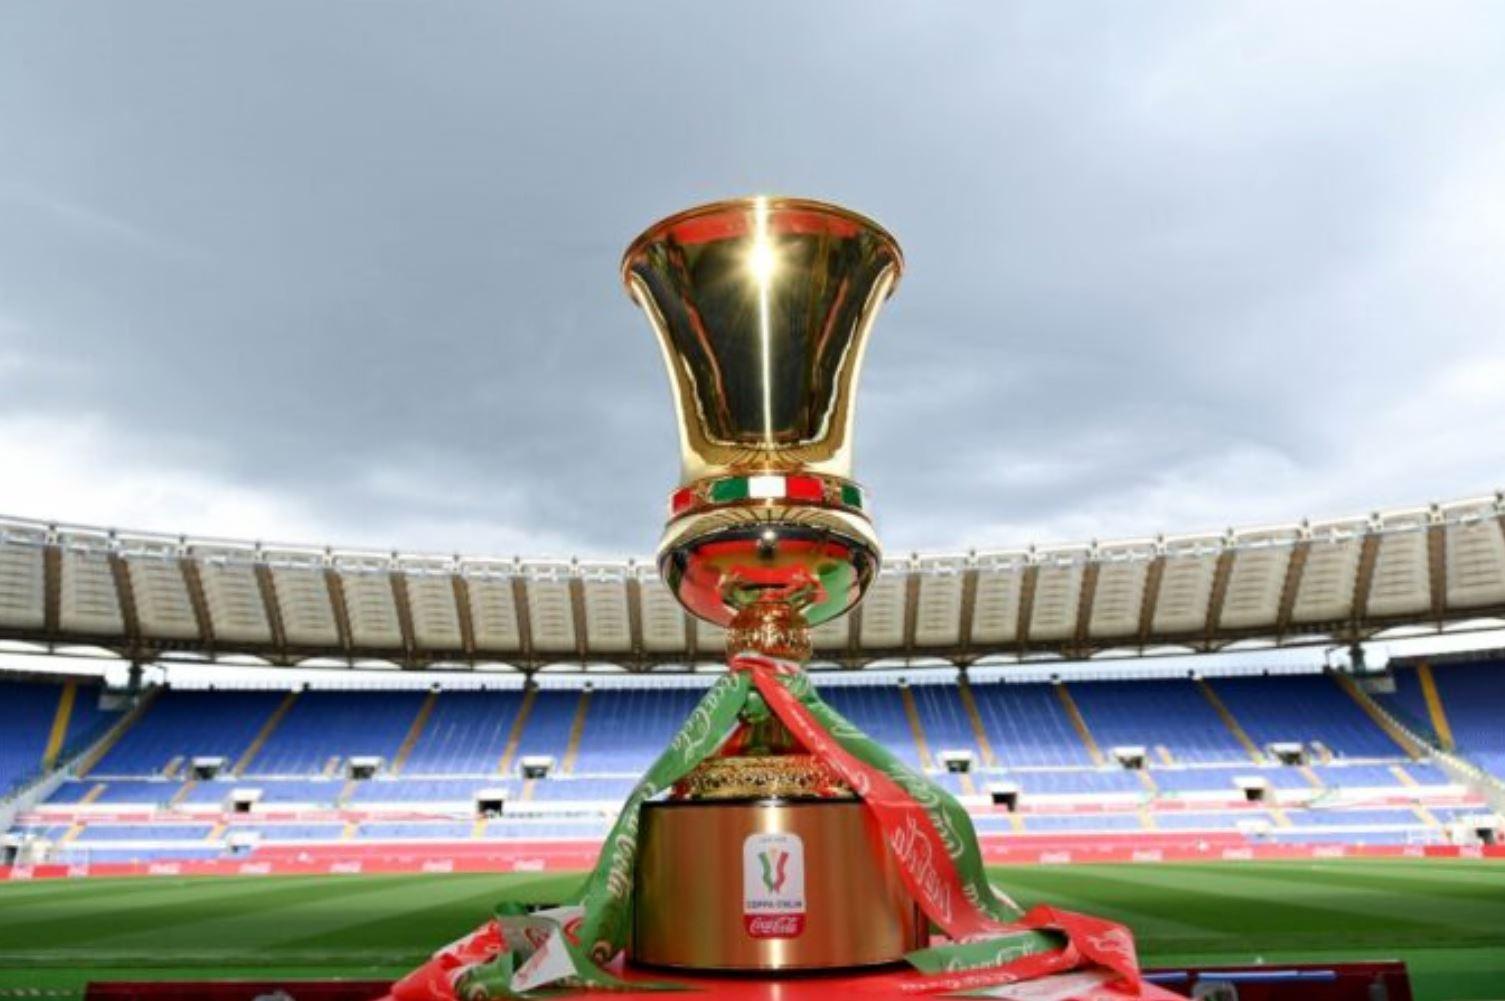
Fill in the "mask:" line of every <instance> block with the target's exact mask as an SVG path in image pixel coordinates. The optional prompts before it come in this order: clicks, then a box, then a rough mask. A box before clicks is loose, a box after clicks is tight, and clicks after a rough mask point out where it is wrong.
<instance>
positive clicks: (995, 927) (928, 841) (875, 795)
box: [731, 654, 1140, 992]
mask: <svg viewBox="0 0 1505 1001" xmlns="http://www.w3.org/2000/svg"><path fill="white" fill-rule="evenodd" d="M731 668H732V670H734V671H747V672H749V674H751V676H752V682H753V685H754V686H755V687H756V688H757V689H758V692H759V693H760V694H761V695H762V696H763V699H764V701H765V702H767V703H768V706H769V708H770V709H772V710H773V712H774V714H775V715H777V716H778V718H779V720H780V721H781V722H782V723H783V724H784V725H785V726H786V727H788V728H789V732H790V733H792V734H793V735H794V738H795V739H796V740H798V741H799V742H800V743H801V744H803V745H804V746H805V748H806V749H807V750H808V751H810V752H811V753H812V754H814V755H816V756H817V757H819V758H821V759H822V760H823V761H824V762H825V763H826V764H828V765H830V766H831V767H832V768H833V769H835V771H836V772H837V774H839V775H840V776H841V777H842V779H843V780H844V781H845V782H846V783H847V784H848V785H850V786H851V787H852V788H853V790H855V791H856V792H857V794H858V795H859V796H861V797H862V800H863V802H864V803H866V804H867V807H868V809H870V810H872V811H873V814H874V816H875V817H876V818H877V820H878V824H879V826H880V827H881V828H882V830H883V835H884V840H885V841H886V842H887V843H888V846H889V849H890V850H891V851H892V852H893V853H894V856H895V858H897V859H898V862H899V874H900V876H901V878H902V879H903V880H904V885H905V887H906V888H907V889H908V890H909V893H910V895H911V896H912V897H914V899H915V900H916V901H918V902H919V904H920V907H921V909H922V910H924V912H925V915H926V916H927V917H929V918H930V920H932V921H934V922H935V923H936V925H938V926H939V927H940V928H941V930H942V931H944V932H945V933H946V934H947V935H949V936H950V937H951V938H953V939H969V938H987V937H992V936H996V935H1000V934H1006V933H1009V932H1018V931H1030V930H1054V931H1058V932H1061V933H1062V934H1063V935H1064V936H1065V937H1066V940H1067V945H1066V948H1065V949H1063V950H1059V951H1056V952H1049V953H1039V954H1035V955H1031V956H1024V957H1021V958H1019V959H1016V960H1013V961H1012V962H1009V963H1007V964H1004V965H1002V966H999V967H996V968H995V969H994V970H993V971H991V972H992V973H993V975H994V976H995V977H996V979H993V980H992V981H991V982H992V983H1008V982H1010V981H1013V980H1029V979H1033V978H1035V977H1039V976H1044V975H1045V974H1047V973H1053V972H1058V971H1060V970H1065V969H1071V968H1073V967H1076V966H1079V965H1081V961H1082V960H1085V961H1087V962H1089V963H1094V964H1096V965H1099V966H1104V967H1107V968H1108V969H1110V970H1112V971H1113V972H1114V973H1117V974H1118V975H1119V976H1120V977H1121V978H1122V980H1123V981H1124V983H1125V986H1126V987H1128V988H1130V989H1131V990H1133V991H1135V992H1137V991H1138V989H1139V985H1140V977H1139V962H1138V959H1137V957H1136V956H1135V952H1134V938H1133V936H1132V934H1130V932H1129V930H1128V929H1127V928H1125V927H1124V926H1123V925H1120V924H1116V923H1114V922H1112V921H1105V920H1103V919H1102V918H1094V917H1090V916H1088V915H1085V914H1076V913H1074V912H1072V911H1062V910H1057V909H1055V908H1051V907H1036V908H1034V909H1033V910H1031V911H1030V912H1029V913H1028V914H1026V915H1024V917H1022V918H1020V919H1019V920H1018V921H1015V922H1012V923H1005V922H1002V921H998V920H997V919H995V918H993V917H991V916H989V915H988V914H987V913H985V912H984V911H983V910H982V909H981V908H980V907H978V906H977V905H976V904H975V903H974V902H973V901H971V900H970V899H968V897H967V896H966V894H965V893H963V892H962V881H961V877H960V876H959V875H958V874H957V871H956V866H955V863H954V862H953V860H952V858H951V855H950V853H949V852H947V851H946V846H945V842H944V841H942V839H941V836H940V832H938V831H937V830H936V828H935V823H934V821H932V820H931V817H930V814H929V812H928V811H927V810H926V809H925V808H924V807H922V806H921V805H920V804H919V803H918V802H916V801H915V799H914V797H913V796H911V795H910V794H909V793H908V792H906V791H905V790H904V789H903V788H902V787H901V786H900V785H899V784H898V783H897V782H895V781H894V780H893V779H891V778H889V777H888V776H887V775H885V774H884V773H883V772H882V771H879V770H878V769H877V768H874V767H873V766H872V765H869V764H868V763H867V762H865V761H862V760H861V759H859V758H857V757H856V756H855V755H853V754H851V753H850V752H849V751H847V750H846V749H845V748H843V747H842V746H841V744H840V743H838V742H837V740H836V738H835V737H833V736H831V734H830V732H829V731H827V730H826V728H825V727H824V726H822V725H821V724H820V722H819V721H818V720H816V719H815V717H814V716H812V715H811V713H810V710H809V709H807V708H806V707H805V705H804V703H802V702H800V700H799V699H797V698H795V696H794V695H793V693H791V692H790V691H789V689H787V688H785V687H784V686H783V685H782V684H780V683H779V681H778V677H779V676H780V675H788V674H793V673H796V672H797V671H798V668H797V667H796V666H795V665H793V664H789V663H788V662H786V661H780V660H776V659H774V658H772V657H763V656H759V655H757V654H739V655H737V656H735V657H733V658H732V661H731ZM989 972H990V971H987V970H977V971H972V972H971V973H968V974H939V975H936V976H928V977H925V978H923V979H924V982H925V983H926V984H927V986H926V987H925V988H924V989H926V990H939V989H948V988H947V987H946V986H945V985H944V984H936V983H935V981H936V979H937V978H939V979H941V980H945V979H947V978H953V979H954V978H957V977H962V978H965V979H966V980H967V981H968V983H972V984H974V985H975V986H984V985H985V984H986V983H987V982H989V981H988V980H987V977H988V974H989ZM979 978H980V979H979ZM949 989H955V988H949Z"/></svg>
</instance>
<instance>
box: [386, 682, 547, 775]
mask: <svg viewBox="0 0 1505 1001" xmlns="http://www.w3.org/2000/svg"><path fill="white" fill-rule="evenodd" d="M522 700H523V693H522V692H444V693H442V694H441V695H440V696H439V697H438V698H437V699H436V700H435V701H434V711H433V712H432V713H430V714H429V718H428V723H427V724H426V725H425V726H424V728H423V733H422V735H420V736H419V738H418V742H417V743H415V744H414V745H413V750H412V752H411V753H409V755H408V760H407V763H406V764H404V765H403V769H402V774H403V775H471V774H474V775H494V774H496V772H497V770H498V768H499V767H500V765H501V761H502V755H503V754H504V753H505V752H506V750H507V737H508V736H509V735H510V734H511V732H512V724H513V723H514V722H515V721H516V720H517V711H518V709H519V708H520V707H521V705H522Z"/></svg>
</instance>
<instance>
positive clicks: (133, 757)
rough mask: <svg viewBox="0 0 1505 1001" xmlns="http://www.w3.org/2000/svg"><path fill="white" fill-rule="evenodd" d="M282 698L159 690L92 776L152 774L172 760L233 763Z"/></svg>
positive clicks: (267, 694) (269, 694)
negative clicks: (210, 758)
mask: <svg viewBox="0 0 1505 1001" xmlns="http://www.w3.org/2000/svg"><path fill="white" fill-rule="evenodd" d="M283 698H284V693H281V692H209V691H204V692H174V691H166V692H162V693H161V694H159V695H158V696H157V698H156V700H155V701H154V702H153V703H152V705H151V707H150V708H149V709H147V711H146V713H145V715H143V716H142V717H141V718H140V719H138V720H136V722H135V724H133V725H132V726H131V728H130V729H129V730H127V731H126V733H125V735H124V736H123V737H121V738H120V741H119V742H118V743H117V744H116V745H115V746H114V747H112V748H111V749H110V753H108V754H106V755H105V756H104V758H103V759H102V760H101V761H100V762H99V763H98V764H97V765H95V766H94V771H93V774H95V775H121V776H132V775H134V776H146V775H155V774H158V773H160V772H161V771H162V769H163V768H165V767H166V766H167V763H168V762H170V761H172V760H173V759H174V758H182V759H184V761H183V764H184V765H185V766H186V765H187V763H188V762H187V759H191V758H193V757H218V758H224V759H225V764H226V766H227V767H228V766H231V765H234V764H235V762H236V760H237V759H238V758H239V757H240V756H241V754H242V753H244V752H245V750H246V748H247V747H249V746H250V745H251V741H252V740H254V739H255V737H256V734H257V732H258V731H259V730H260V729H261V727H262V724H264V723H265V722H266V721H267V718H268V717H269V716H271V715H272V712H273V711H274V710H275V709H276V708H277V705H278V703H280V702H281V701H282V699H283Z"/></svg>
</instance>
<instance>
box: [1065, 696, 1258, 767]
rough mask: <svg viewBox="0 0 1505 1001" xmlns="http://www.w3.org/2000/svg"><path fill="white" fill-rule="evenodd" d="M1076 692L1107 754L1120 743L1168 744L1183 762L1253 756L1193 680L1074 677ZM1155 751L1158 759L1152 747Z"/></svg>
mask: <svg viewBox="0 0 1505 1001" xmlns="http://www.w3.org/2000/svg"><path fill="white" fill-rule="evenodd" d="M1071 695H1072V697H1073V698H1074V699H1075V700H1076V704H1077V708H1078V709H1079V710H1080V711H1081V713H1082V717H1083V719H1084V720H1086V723H1087V729H1088V731H1089V732H1090V733H1091V734H1092V736H1093V739H1095V740H1096V741H1097V743H1098V746H1099V747H1101V748H1102V750H1103V752H1104V753H1105V754H1106V753H1107V752H1108V751H1109V749H1110V748H1113V747H1117V746H1131V747H1132V746H1136V745H1137V746H1141V747H1145V748H1146V749H1147V750H1151V751H1152V752H1153V748H1154V747H1156V746H1157V745H1164V746H1165V747H1167V748H1168V749H1169V750H1170V752H1171V756H1172V757H1173V758H1174V759H1175V760H1176V761H1181V762H1217V761H1230V762H1232V761H1245V762H1247V761H1248V760H1249V753H1248V752H1247V751H1246V750H1245V749H1244V746H1243V745H1242V744H1240V743H1239V742H1238V738H1236V737H1235V736H1234V735H1233V732H1232V731H1231V730H1229V729H1228V727H1227V725H1226V724H1225V723H1224V722H1223V720H1222V718H1221V717H1220V716H1218V714H1217V712H1216V711H1215V710H1214V709H1213V708H1212V704H1211V703H1210V702H1208V701H1207V697H1206V696H1205V695H1203V694H1202V692H1201V690H1200V689H1199V688H1198V687H1197V685H1196V684H1195V683H1194V682H1191V681H1182V680H1169V681H1089V682H1074V683H1073V684H1072V685H1071ZM1150 757H1151V759H1152V760H1158V759H1155V758H1154V755H1153V753H1151V755H1150Z"/></svg>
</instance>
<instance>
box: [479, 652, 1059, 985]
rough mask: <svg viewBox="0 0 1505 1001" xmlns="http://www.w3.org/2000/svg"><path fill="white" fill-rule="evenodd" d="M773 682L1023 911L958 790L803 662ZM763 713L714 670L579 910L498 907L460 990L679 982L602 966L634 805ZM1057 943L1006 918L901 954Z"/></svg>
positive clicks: (983, 894)
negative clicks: (827, 697) (860, 715)
mask: <svg viewBox="0 0 1505 1001" xmlns="http://www.w3.org/2000/svg"><path fill="white" fill-rule="evenodd" d="M778 682H779V683H780V684H781V685H783V686H784V687H785V688H786V689H787V690H788V691H789V692H790V694H792V695H794V696H795V698H797V699H798V700H799V701H800V703H801V704H802V705H803V706H804V707H805V708H806V710H808V711H809V713H810V714H811V715H812V716H813V717H814V718H815V720H816V721H817V722H819V723H820V724H821V725H822V726H823V727H824V728H825V729H826V730H827V731H829V733H830V734H831V736H832V737H833V738H835V740H836V741H837V742H838V743H839V744H840V746H841V747H842V748H843V749H844V750H846V751H847V752H848V753H849V754H851V755H853V756H854V757H856V758H858V759H860V760H861V761H862V762H863V763H865V764H866V765H868V766H870V767H872V768H874V769H877V770H878V771H881V772H882V773H883V774H885V775H887V776H888V777H889V778H890V779H892V780H893V781H894V782H895V783H896V784H897V785H899V786H900V787H901V788H902V789H903V790H904V791H905V792H906V793H907V794H908V795H910V796H911V797H913V798H914V800H915V801H916V802H917V803H919V804H920V806H921V808H922V809H924V810H925V812H926V813H927V814H928V816H929V817H930V818H931V820H932V822H933V823H934V824H935V826H936V829H937V831H938V832H939V833H940V835H941V840H942V842H943V844H944V845H945V848H946V851H947V853H948V854H949V855H950V856H951V858H952V860H953V863H954V865H955V867H956V870H957V872H958V875H959V876H960V877H961V880H962V888H963V894H964V895H965V896H966V897H967V898H968V899H969V900H970V901H971V902H972V903H973V904H975V905H976V906H977V907H978V908H979V909H981V910H982V911H983V912H984V913H985V914H987V915H988V916H990V917H992V918H995V919H996V920H998V921H999V922H1001V923H1007V922H1010V921H1012V920H1014V919H1015V918H1017V917H1018V911H1017V909H1016V908H1015V907H1014V906H1013V905H1012V904H1011V903H1010V902H1008V901H1006V900H1004V899H1002V898H1000V897H999V896H998V894H997V893H995V892H994V890H993V888H992V886H991V885H989V883H988V880H987V876H986V873H985V871H984V868H983V861H982V851H981V849H980V847H979V846H978V842H977V835H976V833H975V831H974V830H973V827H972V822H971V820H970V818H969V817H968V816H967V812H966V810H965V809H964V808H963V807H962V805H961V804H960V803H958V802H957V801H956V800H955V798H953V797H952V796H951V795H950V794H949V793H947V792H946V791H945V790H944V789H942V788H940V787H939V786H937V785H936V784H935V783H933V782H931V781H930V780H929V779H927V778H925V777H924V776H923V775H920V774H918V773H916V772H914V771H912V770H911V769H910V768H909V767H908V766H906V765H905V764H904V763H903V762H901V761H900V760H899V759H898V758H897V757H895V756H894V755H893V754H891V753H889V752H888V750H886V749H885V748H884V747H883V746H882V745H880V744H878V743H877V742H876V741H874V740H872V739H871V738H870V737H868V736H867V735H866V734H864V733H863V732H862V731H861V730H859V729H858V728H857V727H856V726H854V725H853V724H852V723H851V722H850V721H848V720H847V719H846V718H845V717H843V716H842V715H841V714H840V713H838V712H836V711H835V710H834V709H832V708H831V707H830V706H828V705H826V704H825V703H824V702H823V701H821V699H820V697H819V696H818V695H816V693H815V688H814V686H813V685H812V684H811V683H810V679H809V677H808V676H807V675H806V674H805V673H804V672H803V671H796V672H793V673H790V674H783V675H779V676H778ZM744 710H745V711H746V713H745V714H744ZM768 714H769V708H768V706H767V704H766V703H765V701H764V700H763V698H762V697H761V696H760V695H758V693H757V692H756V690H755V689H754V688H753V685H752V680H751V677H750V675H749V674H748V673H747V672H745V671H733V672H731V673H729V674H727V675H726V676H725V677H723V678H720V679H718V680H717V681H716V683H715V684H714V685H712V686H711V688H710V690H709V691H707V692H706V694H705V696H704V697H703V698H702V699H701V700H700V702H699V703H698V704H697V705H696V706H695V708H694V710H693V711H692V712H691V713H690V715H689V717H688V718H687V719H686V720H685V722H684V724H683V725H682V726H681V727H680V729H679V732H677V733H676V734H675V735H674V738H673V740H671V741H670V743H669V746H668V748H667V749H666V750H665V751H664V752H663V754H661V755H659V757H658V759H657V760H656V761H654V763H653V764H652V766H650V767H649V769H648V770H647V772H646V773H645V774H644V776H643V778H642V779H641V780H640V781H639V782H638V784H637V785H636V786H635V787H634V788H633V790H632V793H631V794H630V795H629V796H628V797H627V802H626V804H625V805H624V806H623V807H622V812H621V814H620V815H619V816H618V817H617V822H616V823H615V824H614V825H613V826H612V829H611V833H610V834H609V835H608V836H607V838H606V842H605V844H604V845H603V846H602V849H601V854H600V856H599V857H598V858H597V860H596V865H595V868H593V869H592V870H591V872H590V875H589V876H588V877H587V878H586V881H585V884H584V887H583V889H582V891H581V894H580V896H579V899H578V901H577V902H576V903H574V904H571V905H567V906H566V907H564V908H561V909H559V912H560V914H573V915H575V916H576V917H577V918H578V922H576V921H570V922H568V923H566V922H565V921H563V920H561V917H560V914H556V915H554V916H546V915H543V914H533V915H527V914H523V913H522V912H521V910H520V909H519V908H517V907H516V905H504V906H503V907H501V908H499V909H498V911H497V914H496V918H497V923H498V925H499V927H500V928H501V930H502V934H503V938H504V946H503V948H502V951H501V953H500V954H499V955H498V956H496V957H495V958H494V959H492V960H490V961H489V962H486V963H483V964H479V965H475V966H471V967H469V968H466V969H465V970H464V971H463V972H461V973H460V974H459V975H458V976H457V978H456V979H455V982H454V986H455V989H456V994H457V996H458V997H460V998H464V999H466V1001H490V999H494V998H515V997H532V996H536V995H537V988H539V987H542V986H545V985H551V986H577V987H579V986H584V987H596V988H604V989H608V990H610V989H616V990H624V989H630V990H651V989H668V990H672V989H677V988H678V986H679V985H676V984H671V983H652V984H646V983H642V982H639V981H634V982H631V983H628V982H626V981H623V980H621V979H619V978H617V977H615V976H613V975H612V974H610V973H607V972H606V971H605V970H604V969H602V967H603V966H604V965H606V964H607V963H609V962H610V961H611V960H612V959H613V958H614V957H616V956H617V955H618V954H619V953H620V952H621V951H622V950H623V948H624V947H625V946H626V944H627V940H628V936H629V934H630V931H631V927H632V890H633V876H634V872H635V869H636V865H637V852H638V825H639V822H640V819H641V816H640V815H641V809H642V806H643V804H644V803H646V802H648V801H649V800H650V799H653V798H654V797H655V796H657V795H659V794H660V793H662V792H664V791H665V790H668V789H669V788H671V787H672V786H673V785H674V784H675V783H676V782H678V781H679V780H680V779H682V778H684V777H685V776H686V775H688V774H689V773H690V772H691V771H692V770H693V769H694V768H695V767H696V766H697V765H699V764H700V763H701V762H702V761H704V760H705V759H706V758H708V757H710V756H711V755H712V754H713V753H715V751H716V750H717V749H718V748H719V747H720V746H721V744H722V743H723V742H724V741H725V740H726V738H727V737H728V735H730V734H731V732H732V730H733V729H734V727H735V726H736V725H737V723H738V720H739V718H742V717H744V715H745V716H746V717H747V718H748V719H749V721H751V722H753V723H758V722H762V721H766V719H767V717H768ZM571 924H573V925H574V927H573V928H572V927H570V925H571ZM1064 944H1065V942H1064V938H1063V936H1061V935H1060V934H1058V933H1055V932H1048V931H1035V930H1013V931H1008V932H1004V933H1001V934H1000V935H998V936H993V937H989V938H988V939H986V940H983V941H972V942H961V943H953V944H948V945H943V946H936V947H932V948H928V949H920V950H918V951H916V952H912V953H910V954H909V955H908V956H906V957H905V958H906V959H907V960H908V962H910V964H911V965H913V966H914V967H915V968H916V969H918V970H920V971H922V972H925V973H955V972H958V971H966V970H977V969H986V968H989V967H996V966H998V965H1000V964H1001V963H1003V962H1009V961H1013V960H1017V959H1020V958H1024V957H1027V956H1032V955H1038V954H1041V953H1045V952H1054V951H1058V950H1060V949H1061V948H1062V946H1063V945H1064Z"/></svg>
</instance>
